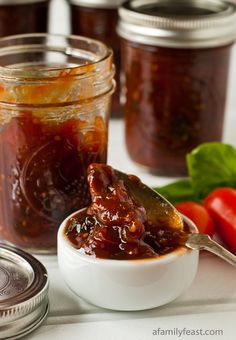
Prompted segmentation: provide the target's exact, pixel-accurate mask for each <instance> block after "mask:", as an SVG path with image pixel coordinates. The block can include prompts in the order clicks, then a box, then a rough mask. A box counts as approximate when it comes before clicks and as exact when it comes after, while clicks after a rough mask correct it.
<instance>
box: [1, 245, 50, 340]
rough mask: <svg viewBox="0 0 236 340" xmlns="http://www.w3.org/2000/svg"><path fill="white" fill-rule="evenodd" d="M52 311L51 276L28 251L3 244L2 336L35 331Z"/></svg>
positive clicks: (16, 336) (4, 337) (9, 337)
mask: <svg viewBox="0 0 236 340" xmlns="http://www.w3.org/2000/svg"><path fill="white" fill-rule="evenodd" d="M47 313H48V275H47V271H46V269H45V268H44V266H43V265H42V264H41V263H40V262H39V261H38V260H36V259H35V258H34V257H33V256H31V255H30V254H27V253H25V252H24V251H22V250H20V249H17V248H14V247H10V246H8V245H5V244H0V339H5V340H6V339H16V338H20V337H22V336H25V335H26V334H28V333H30V332H31V331H33V330H34V329H35V328H37V327H38V326H39V325H40V324H41V322H42V321H43V320H44V318H45V317H46V315H47Z"/></svg>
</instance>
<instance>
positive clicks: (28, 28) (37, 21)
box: [0, 0, 50, 37]
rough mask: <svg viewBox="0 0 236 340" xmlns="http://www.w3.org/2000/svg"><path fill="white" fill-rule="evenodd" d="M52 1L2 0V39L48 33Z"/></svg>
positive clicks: (0, 6) (0, 28)
mask: <svg viewBox="0 0 236 340" xmlns="http://www.w3.org/2000/svg"><path fill="white" fill-rule="evenodd" d="M49 4H50V0H20V1H19V0H0V37H4V36H7V35H12V34H21V33H32V32H47V26H48V12H49Z"/></svg>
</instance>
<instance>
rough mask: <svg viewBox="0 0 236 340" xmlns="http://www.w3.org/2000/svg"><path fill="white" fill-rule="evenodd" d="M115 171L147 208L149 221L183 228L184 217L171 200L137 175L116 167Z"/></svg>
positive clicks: (173, 227) (179, 228)
mask: <svg viewBox="0 0 236 340" xmlns="http://www.w3.org/2000/svg"><path fill="white" fill-rule="evenodd" d="M114 172H115V174H116V176H117V177H118V178H119V179H120V180H122V181H123V182H124V184H125V186H126V187H127V188H128V189H129V191H130V192H131V194H132V195H133V196H134V197H135V199H136V200H137V201H138V202H139V203H140V205H142V206H143V207H144V208H145V209H146V212H147V218H148V221H149V222H151V223H152V222H153V223H155V224H156V225H157V226H158V225H163V224H164V225H166V226H167V227H169V228H172V229H178V230H183V228H184V223H183V219H182V217H181V215H180V214H179V212H178V211H177V209H176V208H175V207H174V206H173V205H172V204H171V203H170V202H169V201H167V200H166V199H165V198H164V197H163V196H161V195H160V194H158V193H157V192H156V191H154V190H152V189H151V188H149V187H148V186H147V185H145V184H143V183H142V182H141V181H140V180H139V179H138V178H137V177H136V176H133V175H127V174H125V173H123V172H121V171H118V170H115V169H114Z"/></svg>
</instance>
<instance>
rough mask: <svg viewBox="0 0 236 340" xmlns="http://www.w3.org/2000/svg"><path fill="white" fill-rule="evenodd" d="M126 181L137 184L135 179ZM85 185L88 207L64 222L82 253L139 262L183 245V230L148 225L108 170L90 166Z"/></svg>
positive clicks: (135, 203)
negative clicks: (88, 193)
mask: <svg viewBox="0 0 236 340" xmlns="http://www.w3.org/2000/svg"><path fill="white" fill-rule="evenodd" d="M130 180H132V181H133V183H134V184H135V185H139V184H140V181H139V179H137V177H135V176H130ZM88 183H89V188H90V194H91V197H92V203H91V205H90V206H89V207H88V208H87V209H84V210H82V211H81V212H79V213H78V214H77V215H76V216H74V217H72V218H71V219H70V220H69V221H68V224H67V226H66V231H65V233H66V235H67V237H68V238H69V240H70V241H71V242H72V244H73V245H74V246H75V247H76V248H78V249H80V250H81V251H82V252H83V253H85V254H88V255H93V256H95V257H99V258H107V259H119V260H121V259H124V260H125V259H142V258H150V257H156V256H159V255H163V254H166V253H169V252H171V251H173V250H174V249H176V248H178V247H179V246H181V245H183V244H184V242H185V240H186V237H187V232H186V231H185V230H179V229H173V228H167V227H166V226H165V225H162V226H158V227H157V225H155V224H150V223H149V222H148V219H147V212H146V210H145V208H144V207H143V206H141V205H140V204H139V203H138V201H137V199H136V198H135V197H134V196H133V195H132V194H131V193H130V192H129V190H128V188H126V186H125V184H124V182H123V181H122V180H120V179H118V177H117V175H116V173H115V172H114V170H113V169H112V168H111V167H110V166H107V165H105V164H91V165H90V166H89V168H88Z"/></svg>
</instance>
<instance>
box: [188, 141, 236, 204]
mask: <svg viewBox="0 0 236 340" xmlns="http://www.w3.org/2000/svg"><path fill="white" fill-rule="evenodd" d="M187 165H188V172H189V177H190V181H191V184H192V188H193V190H194V191H195V193H196V195H197V196H198V197H200V198H204V197H206V196H207V195H208V194H209V193H210V192H211V191H212V190H213V189H215V188H218V187H224V186H228V187H234V188H235V187H236V149H235V148H234V147H233V146H232V145H228V144H223V143H215V142H212V143H205V144H201V145H199V146H198V147H197V148H195V149H194V150H193V151H192V152H190V153H189V154H188V155H187Z"/></svg>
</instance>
